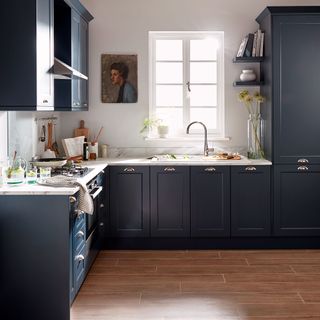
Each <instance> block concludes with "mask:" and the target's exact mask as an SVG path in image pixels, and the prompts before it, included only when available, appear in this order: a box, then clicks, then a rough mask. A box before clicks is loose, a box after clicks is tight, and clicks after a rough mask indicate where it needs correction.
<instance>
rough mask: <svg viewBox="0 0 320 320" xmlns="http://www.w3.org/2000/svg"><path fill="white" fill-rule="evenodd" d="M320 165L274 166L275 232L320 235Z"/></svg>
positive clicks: (279, 234)
mask: <svg viewBox="0 0 320 320" xmlns="http://www.w3.org/2000/svg"><path fill="white" fill-rule="evenodd" d="M319 181H320V165H309V166H299V165H275V166H274V234H275V235H277V236H320V197H319Z"/></svg>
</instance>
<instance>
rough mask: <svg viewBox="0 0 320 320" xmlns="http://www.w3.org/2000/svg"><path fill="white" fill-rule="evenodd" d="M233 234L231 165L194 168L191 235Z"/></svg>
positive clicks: (192, 169)
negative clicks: (231, 228)
mask: <svg viewBox="0 0 320 320" xmlns="http://www.w3.org/2000/svg"><path fill="white" fill-rule="evenodd" d="M229 235H230V168H229V167H222V166H215V167H214V166H209V167H205V166H199V167H191V237H228V236H229Z"/></svg>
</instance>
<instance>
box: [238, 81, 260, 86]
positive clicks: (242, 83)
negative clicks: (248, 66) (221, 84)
mask: <svg viewBox="0 0 320 320" xmlns="http://www.w3.org/2000/svg"><path fill="white" fill-rule="evenodd" d="M263 84H264V82H263V81H234V82H233V86H234V87H244V86H245V87H247V86H251V87H259V86H261V85H263Z"/></svg>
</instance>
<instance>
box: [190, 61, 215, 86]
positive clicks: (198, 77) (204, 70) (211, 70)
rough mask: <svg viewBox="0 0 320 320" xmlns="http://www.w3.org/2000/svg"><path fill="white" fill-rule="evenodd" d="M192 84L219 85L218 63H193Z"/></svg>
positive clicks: (191, 70) (191, 69)
mask: <svg viewBox="0 0 320 320" xmlns="http://www.w3.org/2000/svg"><path fill="white" fill-rule="evenodd" d="M190 82H191V83H217V63H216V62H191V63H190Z"/></svg>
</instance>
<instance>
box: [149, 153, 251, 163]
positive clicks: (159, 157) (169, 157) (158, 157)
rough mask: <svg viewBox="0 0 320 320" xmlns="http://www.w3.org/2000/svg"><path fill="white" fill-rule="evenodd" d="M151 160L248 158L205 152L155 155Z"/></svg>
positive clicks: (189, 160) (226, 159) (180, 160)
mask: <svg viewBox="0 0 320 320" xmlns="http://www.w3.org/2000/svg"><path fill="white" fill-rule="evenodd" d="M148 159H149V160H151V161H177V162H192V161H200V162H203V161H218V162H220V161H231V160H234V161H239V160H245V159H246V158H245V157H243V156H240V155H239V154H223V155H222V154H215V155H210V156H204V155H203V154H193V155H187V154H161V155H154V156H152V157H150V158H148Z"/></svg>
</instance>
